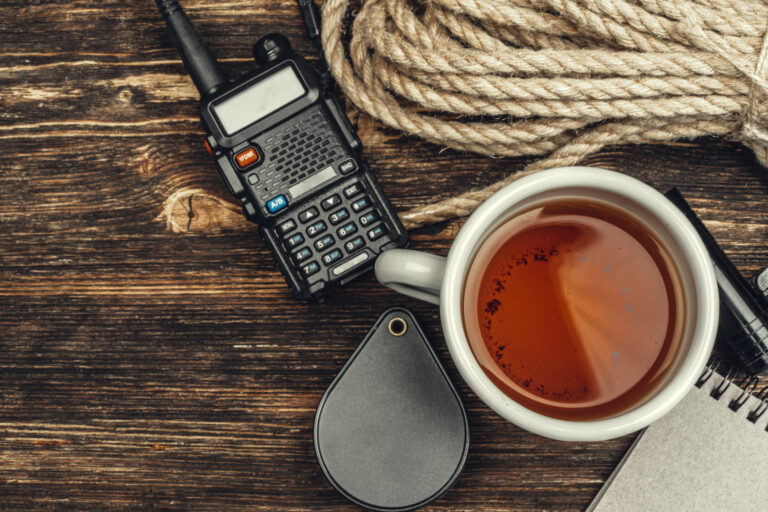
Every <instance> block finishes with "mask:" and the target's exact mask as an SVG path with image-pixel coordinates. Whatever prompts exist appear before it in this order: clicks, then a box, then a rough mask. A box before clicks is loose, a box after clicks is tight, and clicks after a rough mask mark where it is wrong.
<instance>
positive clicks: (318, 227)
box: [307, 220, 328, 237]
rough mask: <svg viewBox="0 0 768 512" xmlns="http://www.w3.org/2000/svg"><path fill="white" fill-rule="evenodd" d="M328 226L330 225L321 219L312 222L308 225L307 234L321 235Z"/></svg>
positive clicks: (311, 235)
mask: <svg viewBox="0 0 768 512" xmlns="http://www.w3.org/2000/svg"><path fill="white" fill-rule="evenodd" d="M327 227H328V226H326V225H325V222H323V221H321V220H319V221H317V222H315V223H314V224H312V225H311V226H308V227H307V234H308V235H309V236H310V237H316V236H317V235H319V234H320V233H322V232H323V231H325V230H326V229H327Z"/></svg>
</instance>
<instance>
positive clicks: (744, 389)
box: [728, 375, 760, 411]
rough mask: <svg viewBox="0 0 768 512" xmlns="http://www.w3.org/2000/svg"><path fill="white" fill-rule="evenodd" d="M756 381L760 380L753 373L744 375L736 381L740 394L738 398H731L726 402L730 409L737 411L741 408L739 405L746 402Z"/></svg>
mask: <svg viewBox="0 0 768 512" xmlns="http://www.w3.org/2000/svg"><path fill="white" fill-rule="evenodd" d="M747 381H748V382H747ZM758 382H760V381H759V380H758V379H757V376H755V375H751V376H750V375H746V376H745V377H744V378H743V379H741V380H740V381H739V382H737V383H736V385H737V386H738V387H740V388H741V394H740V395H739V397H738V398H734V399H733V400H731V403H729V404H728V407H729V408H730V409H731V410H732V411H738V410H739V409H741V406H742V405H744V404H745V403H747V399H748V398H749V396H750V395H751V394H752V392H753V391H754V390H755V388H756V387H757V384H758ZM745 383H747V385H746V386H744V384H745Z"/></svg>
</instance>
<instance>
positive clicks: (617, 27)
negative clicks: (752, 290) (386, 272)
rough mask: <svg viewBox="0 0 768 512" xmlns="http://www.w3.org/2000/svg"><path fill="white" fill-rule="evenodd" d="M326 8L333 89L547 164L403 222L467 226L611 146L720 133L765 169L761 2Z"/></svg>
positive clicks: (419, 132)
mask: <svg viewBox="0 0 768 512" xmlns="http://www.w3.org/2000/svg"><path fill="white" fill-rule="evenodd" d="M349 10H350V3H349V0H326V1H325V4H324V5H323V32H322V40H323V46H324V48H325V57H326V60H327V62H328V65H329V67H330V69H331V72H332V73H333V75H334V77H335V79H336V81H337V82H338V83H339V84H340V85H341V88H342V89H343V91H344V92H345V94H346V95H347V97H348V98H349V99H350V100H351V101H352V102H353V103H354V104H355V105H357V107H358V108H360V109H361V110H363V111H364V112H366V113H368V114H369V115H371V116H373V117H375V118H377V119H379V120H381V121H382V122H383V123H384V124H386V125H387V126H390V127H392V128H396V129H398V130H402V131H404V132H406V133H408V134H411V135H416V136H419V137H422V138H424V139H426V140H428V141H430V142H433V143H436V144H439V145H441V146H448V147H451V148H455V149H458V150H464V151H473V152H477V153H481V154H485V155H494V156H521V155H548V156H547V157H546V158H543V159H541V160H538V161H536V162H534V163H532V164H530V165H528V166H527V167H526V168H525V169H523V170H522V171H519V172H516V173H514V174H512V175H510V176H508V177H507V178H505V179H504V180H502V181H499V182H497V183H494V184H493V185H490V186H488V187H486V188H483V189H481V190H473V191H470V192H466V193H464V194H461V195H459V196H457V197H453V198H449V199H446V200H442V201H439V202H436V203H434V204H430V205H426V206H421V207H418V208H414V209H412V210H410V211H408V212H405V213H404V214H403V215H401V218H402V219H403V223H404V224H405V225H406V227H407V228H415V227H418V226H422V225H425V224H431V223H435V222H440V221H443V220H447V219H451V218H453V217H457V216H462V215H467V214H469V213H470V212H472V211H473V210H474V209H475V208H476V207H477V206H478V205H479V204H480V203H481V202H482V201H484V200H485V199H486V198H488V197H489V196H490V195H491V194H493V193H494V192H495V191H497V190H498V189H500V188H501V187H503V186H504V185H506V184H508V183H511V182H512V181H514V180H516V179H518V178H520V177H522V176H525V175H527V174H531V173H533V172H536V171H539V170H542V169H546V168H551V167H557V166H562V165H573V164H576V163H578V162H579V161H581V160H583V159H584V158H585V157H586V156H587V155H590V154H592V153H595V152H596V151H599V150H600V149H602V148H603V147H605V146H608V145H615V144H625V143H635V144H642V143H651V142H664V141H671V140H674V139H691V138H695V137H701V136H705V135H720V136H726V137H729V138H731V139H732V140H738V141H741V142H743V143H744V144H745V145H747V146H748V147H749V148H751V149H752V151H754V153H755V155H756V156H757V158H758V160H759V161H760V162H761V163H762V164H763V165H764V166H768V120H766V117H765V114H766V112H767V111H768V101H767V100H766V98H767V96H766V93H767V92H768V63H766V60H768V39H766V26H767V23H768V5H766V4H764V3H763V2H762V1H761V0H363V3H362V6H360V7H359V10H358V11H357V15H356V16H355V17H354V22H353V23H352V26H351V38H350V39H349V43H348V46H345V44H344V40H345V37H344V36H345V34H344V26H345V18H346V16H347V13H348V11H349Z"/></svg>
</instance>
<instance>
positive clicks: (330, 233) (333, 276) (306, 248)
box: [156, 0, 408, 302]
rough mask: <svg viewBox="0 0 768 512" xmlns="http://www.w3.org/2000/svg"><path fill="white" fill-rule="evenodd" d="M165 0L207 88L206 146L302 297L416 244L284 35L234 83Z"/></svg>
mask: <svg viewBox="0 0 768 512" xmlns="http://www.w3.org/2000/svg"><path fill="white" fill-rule="evenodd" d="M156 3H157V6H158V8H159V9H160V13H161V14H162V15H163V17H164V18H165V21H166V24H167V25H168V29H169V31H170V33H171V36H172V37H173V41H174V43H175V45H176V48H177V50H178V51H179V54H180V55H181V58H182V61H183V62H184V65H185V67H186V68H187V71H188V72H189V74H190V76H191V77H192V81H193V82H194V83H195V86H196V87H197V90H198V91H200V96H201V99H200V117H201V118H202V121H203V125H204V127H205V130H206V131H207V133H208V136H207V137H206V139H205V145H206V146H207V148H208V150H209V151H210V153H211V154H212V155H213V156H214V157H215V158H216V166H217V167H218V169H219V172H220V173H221V176H222V178H223V179H224V181H225V182H226V184H227V186H228V187H229V191H230V192H231V193H232V195H233V196H235V197H236V198H237V199H238V200H239V201H240V202H241V203H242V206H243V211H244V213H245V216H246V217H247V218H248V219H250V220H252V221H255V222H257V223H258V224H259V231H260V233H261V235H262V237H263V238H264V240H265V241H266V242H267V245H268V246H269V248H270V250H271V251H272V254H273V255H274V257H275V260H276V261H277V263H278V266H279V267H280V270H281V271H282V273H283V275H284V276H285V279H286V281H287V282H288V285H289V286H290V288H291V291H292V292H293V294H294V295H295V296H296V298H297V299H299V301H302V302H309V301H319V300H321V298H322V297H323V296H324V295H325V293H326V292H327V291H328V290H329V289H330V288H332V287H334V286H341V285H344V284H346V283H347V282H349V281H351V280H352V279H354V278H355V277H357V276H359V275H360V274H362V273H363V272H365V271H367V270H369V269H370V268H371V267H372V266H373V263H374V261H375V259H376V257H377V256H378V255H379V254H380V253H381V252H382V251H384V250H386V249H389V248H393V247H403V246H405V245H407V242H408V237H407V234H406V231H405V229H404V228H403V226H402V224H401V223H400V220H399V219H398V217H397V214H396V213H395V211H394V210H393V208H392V206H391V205H390V203H389V201H388V200H387V198H386V197H385V196H384V193H383V192H382V190H381V188H380V186H379V184H378V183H377V181H376V179H375V178H374V176H373V173H372V172H371V170H370V169H369V167H368V165H367V164H366V163H365V162H364V161H363V160H362V159H361V157H360V153H361V150H362V144H361V143H360V139H359V138H358V137H357V134H356V133H355V130H354V129H353V128H352V126H351V124H350V123H349V120H348V119H347V117H346V115H345V113H344V111H343V110H342V108H341V107H340V105H339V101H338V99H337V98H336V96H335V95H334V93H333V92H332V91H331V90H330V89H331V88H330V87H328V86H326V87H324V86H323V85H321V80H320V77H319V76H318V74H317V73H316V72H315V71H314V70H313V69H312V68H311V67H310V66H309V65H308V64H307V62H306V61H305V60H304V59H303V58H301V57H300V56H299V55H297V54H296V53H294V52H293V50H292V49H291V45H290V44H289V43H288V40H287V39H286V38H285V37H283V36H282V35H280V34H270V35H267V36H265V37H263V38H261V39H260V40H259V41H258V42H257V43H256V44H255V45H254V47H253V53H254V57H255V58H256V61H257V62H258V63H259V64H260V67H258V68H257V69H255V70H253V71H250V72H248V73H245V74H244V75H243V76H241V77H240V78H238V79H237V80H235V81H233V82H230V81H228V80H227V78H226V77H225V76H224V73H223V72H222V71H221V69H220V68H219V65H218V63H217V62H216V59H215V58H214V56H213V54H212V53H211V51H210V50H209V49H208V47H207V46H206V44H205V43H204V42H203V40H202V38H201V37H200V35H199V34H198V32H197V30H196V29H195V27H194V26H193V25H192V22H191V21H190V20H189V18H188V17H187V15H186V14H185V12H184V10H183V9H182V8H181V6H179V3H178V2H177V1H176V0H156ZM312 7H314V5H312Z"/></svg>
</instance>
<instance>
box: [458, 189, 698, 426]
mask: <svg viewBox="0 0 768 512" xmlns="http://www.w3.org/2000/svg"><path fill="white" fill-rule="evenodd" d="M463 307H464V325H465V329H466V334H467V338H468V340H469V342H470V347H471V348H472V351H473V353H474V355H475V358H476V359H477V360H478V362H479V363H480V365H481V366H482V368H483V370H484V371H485V373H486V374H487V375H488V377H489V378H490V379H491V380H492V381H493V382H494V383H495V384H496V385H497V386H498V387H499V388H500V389H501V390H503V391H504V392H505V393H506V394H507V395H508V396H509V397H511V398H512V399H513V400H515V401H516V402H518V403H520V404H521V405H523V406H525V407H527V408H529V409H531V410H533V411H535V412H538V413H540V414H544V415H547V416H550V417H554V418H559V419H565V420H591V419H599V418H606V417H610V416H613V415H616V414H618V413H621V412H622V411H624V410H626V409H628V408H630V407H632V406H634V405H636V404H638V403H639V402H641V401H642V400H643V399H644V398H645V397H646V396H647V394H648V393H649V392H650V391H651V390H652V389H653V388H654V387H655V386H656V384H657V383H658V381H659V379H661V378H663V377H664V376H665V371H666V370H667V369H668V367H669V366H670V365H671V363H672V360H673V358H674V355H675V353H676V351H677V348H678V347H677V345H679V342H680V338H681V336H682V330H683V321H684V318H683V314H684V307H683V296H682V289H681V285H680V280H679V277H678V275H677V271H676V269H675V266H674V263H673V262H672V260H671V258H670V256H669V254H668V253H667V251H666V249H665V248H664V247H662V246H661V245H660V244H659V243H658V242H657V241H656V239H655V238H654V236H653V235H652V234H651V233H649V232H648V230H647V229H646V228H644V227H643V226H642V224H640V223H639V222H638V221H636V220H635V219H633V218H632V217H630V216H629V215H628V214H626V213H624V212H623V211H621V210H619V209H618V208H615V207H612V206H608V205H603V204H600V203H591V202H588V201H585V200H567V201H566V200H561V201H553V202H550V203H546V204H544V205H542V206H539V207H536V208H533V209H531V210H529V211H527V212H524V213H522V214H520V215H517V216H516V217H514V218H513V219H511V220H509V221H507V222H506V223H505V224H503V225H502V226H501V227H499V228H498V229H497V230H496V231H494V232H493V233H492V234H491V235H490V236H489V238H488V240H486V242H485V243H483V245H482V247H481V248H480V250H479V252H478V254H477V255H476V256H475V258H474V260H473V262H472V265H471V268H470V271H469V274H468V276H467V282H466V284H465V290H464V305H463Z"/></svg>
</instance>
